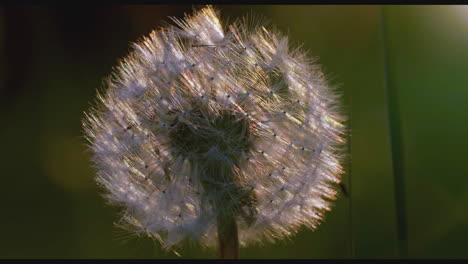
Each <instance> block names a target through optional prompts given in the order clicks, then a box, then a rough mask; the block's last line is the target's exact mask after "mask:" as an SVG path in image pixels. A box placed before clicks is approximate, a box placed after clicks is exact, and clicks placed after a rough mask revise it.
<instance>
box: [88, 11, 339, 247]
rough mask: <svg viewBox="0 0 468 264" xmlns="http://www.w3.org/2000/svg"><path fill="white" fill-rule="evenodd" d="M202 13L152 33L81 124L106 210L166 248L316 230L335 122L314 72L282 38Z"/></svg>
mask: <svg viewBox="0 0 468 264" xmlns="http://www.w3.org/2000/svg"><path fill="white" fill-rule="evenodd" d="M246 21H247V20H240V21H237V22H236V23H234V24H231V25H229V26H227V27H222V26H221V23H220V21H219V18H218V16H217V14H216V12H215V10H214V9H213V8H212V7H210V6H208V7H205V8H203V9H201V10H199V11H196V12H195V14H194V15H193V16H187V17H186V18H185V19H184V20H175V22H176V24H177V25H178V27H176V26H167V27H164V28H161V29H159V30H157V31H154V32H152V33H151V34H150V35H149V37H146V38H145V39H144V40H142V41H141V42H139V43H136V44H135V45H134V50H133V51H132V52H131V53H130V54H129V55H128V56H127V57H126V58H125V59H124V60H122V61H121V62H120V64H119V66H118V67H117V68H116V69H115V71H114V74H113V75H112V76H111V78H109V80H108V82H107V87H106V90H105V91H104V92H103V93H102V94H101V95H99V96H98V102H97V104H96V106H95V108H94V109H92V110H90V111H89V113H88V114H87V115H86V118H85V120H84V127H85V133H86V136H87V138H88V140H89V142H90V144H89V148H90V149H91V150H92V152H93V154H94V155H93V158H92V159H93V162H94V164H95V166H96V167H97V170H98V172H97V181H98V182H99V183H100V184H101V185H102V186H103V187H105V189H106V190H107V197H108V199H109V200H110V201H111V202H113V203H115V204H118V205H121V206H123V208H124V209H123V210H124V211H123V220H124V222H125V223H127V227H128V228H131V230H132V231H135V232H140V233H146V234H147V235H149V236H151V237H154V238H156V239H157V240H159V241H160V242H161V243H162V245H163V246H164V247H166V248H171V247H173V246H175V245H177V244H179V243H180V242H182V241H184V240H187V239H190V240H195V241H200V242H201V244H202V245H205V246H207V247H214V246H215V245H216V241H217V228H216V225H217V220H216V219H217V217H218V216H219V215H220V214H229V215H231V216H232V217H235V219H236V222H237V225H238V230H239V240H240V245H241V246H246V245H248V244H249V243H251V242H262V241H274V240H277V239H281V238H283V237H285V236H289V235H291V234H293V233H295V232H297V231H298V229H299V228H300V227H301V226H303V225H305V226H307V227H308V228H310V229H314V228H316V226H317V225H318V224H319V222H320V220H322V219H323V216H324V212H325V211H327V210H329V209H330V201H331V200H333V199H334V198H335V195H336V191H335V190H334V188H333V183H337V182H339V180H340V175H341V174H342V167H341V165H340V162H339V160H340V159H339V158H340V156H339V154H338V153H339V150H340V147H341V146H342V145H343V139H342V137H341V136H342V134H343V132H344V127H343V125H342V123H343V121H344V120H343V117H342V116H341V115H340V114H339V109H338V97H337V96H336V95H335V94H334V93H333V91H332V90H331V89H330V88H329V86H328V85H327V83H326V80H325V78H324V76H323V74H322V73H321V72H320V70H319V68H318V67H317V66H316V65H314V64H312V61H311V60H309V59H308V58H307V56H306V55H305V54H304V53H303V52H302V51H301V50H299V49H295V50H291V49H290V48H289V47H288V39H287V37H286V36H283V35H281V34H280V33H278V32H275V31H274V30H272V29H269V28H268V27H267V26H265V25H252V24H249V23H248V22H246Z"/></svg>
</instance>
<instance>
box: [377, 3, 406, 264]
mask: <svg viewBox="0 0 468 264" xmlns="http://www.w3.org/2000/svg"><path fill="white" fill-rule="evenodd" d="M385 13H386V12H385V8H384V7H382V8H381V19H382V35H383V36H382V51H383V55H384V56H383V57H384V74H385V77H384V78H385V83H384V85H385V91H386V98H387V105H388V111H387V113H388V122H389V124H388V126H389V139H390V151H391V159H392V168H393V179H394V191H395V208H396V221H397V232H398V233H397V234H398V247H399V251H400V257H402V258H407V257H408V229H407V216H406V198H405V181H404V164H403V162H404V159H403V140H402V132H401V120H400V112H399V107H398V93H397V89H396V87H394V85H393V83H392V82H391V81H392V79H391V78H390V76H389V75H390V74H389V56H388V51H387V47H386V43H387V41H388V39H387V34H388V33H387V24H386V21H385Z"/></svg>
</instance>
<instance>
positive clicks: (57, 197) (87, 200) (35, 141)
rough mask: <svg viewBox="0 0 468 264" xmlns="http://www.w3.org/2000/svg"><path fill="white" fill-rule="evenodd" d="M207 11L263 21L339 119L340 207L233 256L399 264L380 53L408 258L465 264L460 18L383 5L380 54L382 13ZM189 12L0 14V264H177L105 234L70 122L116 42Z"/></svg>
mask: <svg viewBox="0 0 468 264" xmlns="http://www.w3.org/2000/svg"><path fill="white" fill-rule="evenodd" d="M218 8H219V10H220V11H221V14H222V16H223V17H224V18H227V17H229V18H230V20H229V21H232V20H234V19H235V18H237V17H239V16H242V15H244V14H246V13H251V12H253V13H254V14H257V15H261V16H264V17H266V18H269V20H270V21H271V22H272V23H273V24H275V25H277V27H278V28H279V29H280V30H282V31H283V32H288V33H289V35H290V38H291V39H292V42H293V43H295V44H301V43H304V47H305V48H306V49H307V50H309V51H310V53H309V54H310V55H311V56H314V57H317V58H318V59H319V63H320V64H321V65H322V67H323V71H324V72H325V73H326V74H327V76H328V79H329V81H330V83H331V84H332V85H333V86H336V87H338V88H339V90H340V91H341V92H342V93H343V102H344V104H345V108H344V109H345V110H346V111H347V112H348V114H349V113H352V121H351V128H350V129H351V130H352V141H351V147H352V153H351V159H352V165H351V168H352V175H351V176H350V175H344V182H345V183H346V184H347V186H348V188H349V189H350V192H351V196H350V198H346V197H344V196H343V195H342V196H341V197H340V198H339V199H338V201H337V202H336V205H335V207H334V209H333V210H332V211H331V212H330V213H328V214H327V218H326V220H325V222H324V223H323V224H322V225H321V226H320V227H319V228H318V229H317V230H316V231H314V232H311V231H308V230H303V231H302V232H300V233H299V234H298V235H296V236H294V237H292V238H290V239H289V240H287V241H282V242H279V243H277V244H274V245H271V244H267V245H264V246H257V247H249V248H244V249H241V257H242V258H399V257H400V255H399V252H398V242H397V221H396V216H395V197H394V189H393V188H394V184H393V176H392V169H391V168H392V167H391V156H390V145H389V137H388V136H389V133H388V131H389V129H388V118H387V105H386V97H385V83H386V79H385V69H386V67H385V65H384V61H385V60H384V55H385V54H386V56H387V57H388V65H387V69H388V75H387V77H388V78H387V80H389V81H390V83H391V86H390V87H389V88H390V89H396V90H394V91H396V93H397V94H398V102H399V110H400V113H401V131H402V142H403V144H404V148H403V149H404V152H403V153H402V154H401V157H402V158H403V161H404V165H405V168H404V172H405V173H404V177H405V178H404V180H405V184H406V186H405V194H406V213H407V221H408V248H409V252H408V256H409V257H410V258H468V251H467V250H466V249H467V247H468V210H467V204H468V191H467V188H468V187H467V186H468V166H466V164H467V163H468V154H466V151H467V149H468V139H467V136H468V122H467V121H468V114H467V113H468V103H467V101H468V71H467V70H468V51H467V47H468V6H386V7H385V9H386V20H385V21H386V25H387V35H386V40H387V41H386V43H383V34H382V32H383V31H382V17H381V14H382V13H381V6H364V5H361V6H333V5H327V6H298V5H297V6H279V5H273V6H227V5H225V6H219V7H218ZM191 9H192V7H191V6H103V5H100V6H73V5H69V6H44V5H43V6H2V7H0V74H1V75H0V111H1V112H0V120H1V123H0V125H1V129H0V139H1V152H0V153H1V154H0V155H1V156H0V172H1V177H2V183H1V184H2V186H3V187H2V188H3V189H2V190H1V192H0V196H1V199H0V203H2V206H1V210H2V216H1V217H0V229H1V231H0V234H1V239H0V257H1V258H177V256H176V255H174V254H173V253H171V252H163V251H162V250H161V249H160V247H159V245H158V244H157V243H155V242H153V241H151V240H150V239H147V238H142V237H136V236H134V235H131V234H129V233H127V232H125V231H122V230H119V229H118V228H116V227H114V226H113V222H114V221H115V220H117V218H118V209H117V208H115V207H112V206H109V205H108V204H106V201H105V200H104V199H103V198H102V197H101V196H100V193H101V192H100V190H99V189H98V188H97V187H96V185H95V183H94V181H93V174H94V171H93V169H92V168H91V167H90V162H89V156H90V155H89V153H87V152H85V140H84V138H83V136H82V132H81V119H82V117H83V112H84V111H85V110H87V109H88V107H89V106H90V102H91V101H92V100H93V99H94V97H95V95H96V89H97V88H99V87H101V86H102V83H103V79H104V77H106V76H107V75H108V74H110V72H111V69H112V66H114V65H115V64H116V63H117V61H118V59H119V58H121V57H123V56H124V55H126V54H127V52H128V51H129V50H130V45H129V44H130V42H134V41H137V40H139V39H140V38H141V37H142V36H143V35H147V34H148V33H149V32H150V31H151V30H152V29H155V28H157V27H159V26H161V25H163V24H162V23H163V21H166V22H169V21H170V20H169V19H168V18H167V16H177V17H181V16H182V15H183V13H184V12H190V11H191ZM224 21H225V20H224ZM384 44H385V45H384ZM384 46H385V47H386V48H385V49H384V48H383V47H384ZM345 166H347V167H346V168H348V164H345ZM350 179H351V183H350V182H349V181H350ZM350 205H351V206H350ZM179 253H180V254H181V255H182V257H184V258H213V257H216V256H217V253H216V252H214V251H209V250H203V249H200V248H197V247H189V248H185V249H182V250H180V252H179Z"/></svg>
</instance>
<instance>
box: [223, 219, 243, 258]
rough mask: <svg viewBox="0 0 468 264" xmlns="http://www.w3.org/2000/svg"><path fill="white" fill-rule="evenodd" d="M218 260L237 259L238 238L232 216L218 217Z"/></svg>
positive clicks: (234, 220)
mask: <svg viewBox="0 0 468 264" xmlns="http://www.w3.org/2000/svg"><path fill="white" fill-rule="evenodd" d="M218 241H219V258H221V259H238V258H239V237H238V234H237V224H236V219H235V218H234V217H232V216H226V215H224V216H223V215H220V216H218Z"/></svg>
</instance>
